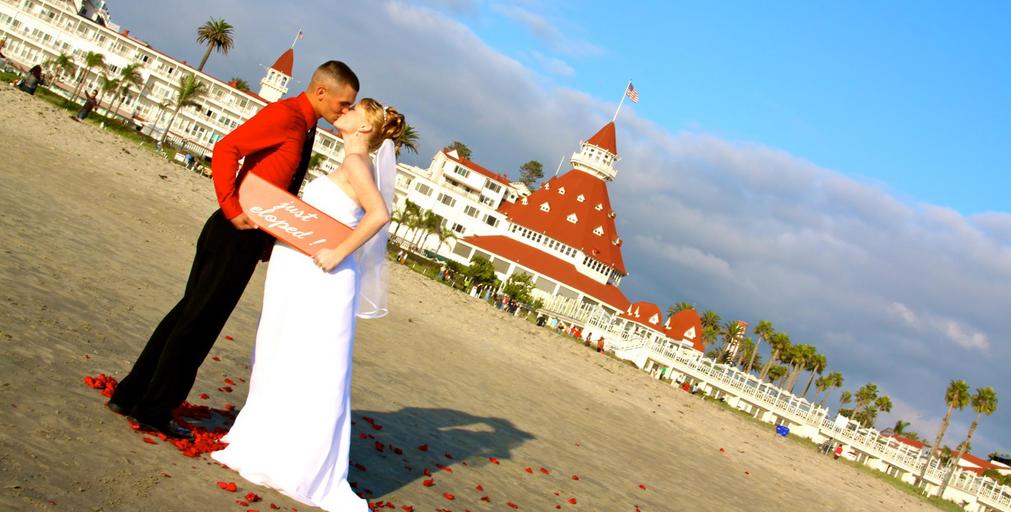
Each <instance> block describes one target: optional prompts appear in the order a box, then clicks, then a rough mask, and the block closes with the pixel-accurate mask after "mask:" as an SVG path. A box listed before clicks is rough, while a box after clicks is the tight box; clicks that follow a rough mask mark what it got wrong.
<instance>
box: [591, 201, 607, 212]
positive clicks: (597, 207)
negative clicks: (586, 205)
mask: <svg viewBox="0 0 1011 512" xmlns="http://www.w3.org/2000/svg"><path fill="white" fill-rule="evenodd" d="M593 209H594V210H597V211H598V212H599V211H601V210H603V209H604V205H603V204H601V203H597V206H594V207H593Z"/></svg>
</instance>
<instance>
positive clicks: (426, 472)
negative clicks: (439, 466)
mask: <svg viewBox="0 0 1011 512" xmlns="http://www.w3.org/2000/svg"><path fill="white" fill-rule="evenodd" d="M422 473H424V474H425V476H432V472H431V471H430V470H429V469H428V468H425V470H424V471H422Z"/></svg>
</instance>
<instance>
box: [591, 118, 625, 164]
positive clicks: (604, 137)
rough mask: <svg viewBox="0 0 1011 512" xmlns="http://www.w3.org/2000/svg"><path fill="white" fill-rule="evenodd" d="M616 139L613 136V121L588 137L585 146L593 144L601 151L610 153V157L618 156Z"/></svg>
mask: <svg viewBox="0 0 1011 512" xmlns="http://www.w3.org/2000/svg"><path fill="white" fill-rule="evenodd" d="M616 140H617V139H616V137H615V135H614V121H611V122H610V123H607V124H605V125H604V127H603V128H601V129H600V131H598V132H597V133H595V134H593V137H590V140H588V141H586V143H587V144H593V145H594V146H597V147H598V148H601V149H606V150H607V151H610V152H611V154H612V155H614V156H618V143H617V142H616Z"/></svg>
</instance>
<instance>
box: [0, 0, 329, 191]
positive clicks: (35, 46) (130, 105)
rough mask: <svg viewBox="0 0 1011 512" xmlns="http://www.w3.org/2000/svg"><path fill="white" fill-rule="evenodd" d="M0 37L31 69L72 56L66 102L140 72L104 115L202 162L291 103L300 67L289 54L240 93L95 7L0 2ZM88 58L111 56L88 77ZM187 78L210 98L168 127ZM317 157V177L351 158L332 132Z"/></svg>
mask: <svg viewBox="0 0 1011 512" xmlns="http://www.w3.org/2000/svg"><path fill="white" fill-rule="evenodd" d="M0 38H3V39H4V40H5V41H6V45H5V46H4V55H6V56H7V58H8V59H9V60H10V61H12V62H13V63H15V64H17V65H19V66H21V67H22V68H25V69H27V68H29V67H31V66H33V65H35V64H42V63H44V62H46V61H47V60H50V59H52V58H55V57H56V56H58V55H60V54H61V53H63V54H67V55H70V56H71V57H73V59H74V62H75V63H76V64H77V66H78V67H77V69H75V70H74V71H72V72H71V73H69V74H64V73H63V72H60V73H59V74H57V75H56V76H55V77H53V78H54V79H55V83H54V84H53V87H52V88H53V89H54V90H55V91H56V92H60V93H62V94H64V95H65V96H67V97H69V96H70V95H71V94H72V93H73V91H74V90H76V89H77V87H78V84H79V83H80V80H81V79H82V78H84V83H83V84H82V89H88V90H90V89H98V88H99V87H100V85H101V83H102V80H101V78H100V77H101V76H102V75H103V74H105V75H108V76H109V77H110V78H116V77H117V76H118V74H119V72H120V71H121V70H122V69H123V67H125V66H126V65H129V64H136V65H138V66H140V67H139V72H140V75H141V83H140V84H139V85H138V86H135V87H131V88H130V89H129V90H128V91H127V92H126V94H125V95H124V96H123V97H122V99H121V101H120V100H118V99H117V100H116V101H115V102H114V101H113V98H112V97H111V95H109V94H106V95H105V96H104V97H102V98H101V100H102V101H101V103H102V105H101V106H102V107H103V109H105V108H111V107H112V106H113V104H115V107H116V112H115V114H117V115H120V116H122V117H124V118H128V119H131V120H132V121H133V122H134V123H135V124H137V125H138V126H140V127H142V128H143V131H144V133H148V134H150V135H152V136H153V137H156V138H157V137H160V136H161V135H162V134H163V133H165V131H166V130H167V131H168V136H167V140H168V141H169V142H170V143H172V144H173V145H174V146H177V147H181V148H183V149H184V150H185V151H188V152H191V153H193V154H195V155H198V156H209V155H210V154H211V152H212V149H213V147H214V144H215V143H216V142H217V141H218V140H221V138H222V137H224V136H225V135H227V134H228V133H229V132H231V131H232V130H233V129H235V127H236V126H238V125H240V124H242V123H243V122H245V121H246V120H247V119H249V118H250V117H252V116H253V115H255V114H256V113H257V112H259V111H260V109H262V108H263V107H265V106H266V105H267V104H268V103H271V102H274V101H277V100H278V99H280V98H282V97H284V95H286V94H287V93H288V86H289V85H290V83H291V78H292V77H291V73H292V66H293V63H294V51H293V50H292V49H291V48H288V49H286V50H285V51H284V52H282V53H281V55H280V57H278V58H277V60H276V61H275V62H274V64H273V65H272V66H271V67H270V68H268V69H267V72H266V75H265V76H264V77H263V79H262V80H261V81H260V91H259V93H253V92H250V91H241V90H239V89H237V88H236V87H235V85H236V84H235V83H233V82H225V81H222V80H220V79H218V78H216V77H214V76H211V75H210V74H208V73H206V72H203V71H197V70H196V68H194V67H192V66H190V65H189V64H187V63H186V62H185V61H182V60H178V59H176V58H174V57H172V56H169V55H167V54H165V53H163V52H161V51H159V50H158V49H156V48H154V47H153V46H151V45H150V44H149V43H147V42H146V41H143V40H142V39H139V38H137V37H135V36H133V35H131V34H130V31H129V30H125V29H124V30H120V28H119V26H117V25H115V24H114V23H112V21H111V19H110V18H109V11H108V9H107V7H106V5H105V2H104V1H93V0H84V1H81V0H77V1H72V0H17V1H14V0H0ZM88 52H97V53H101V54H102V55H104V56H105V63H106V69H104V70H91V71H87V70H85V69H84V57H85V55H86V54H87V53H88ZM86 72H87V73H86ZM85 73H86V75H85ZM188 74H189V75H194V76H195V77H197V79H198V80H199V81H200V82H201V83H202V84H203V85H204V87H205V93H204V94H203V95H202V96H201V97H200V98H199V99H198V100H197V101H196V105H193V106H186V107H183V108H182V109H181V110H180V111H179V115H178V116H176V119H175V120H174V121H173V122H172V126H167V124H168V123H169V120H170V119H171V118H172V112H173V110H174V107H173V105H172V102H173V101H174V100H175V98H176V94H177V92H178V87H179V85H178V84H179V79H180V77H182V76H184V75H188ZM314 150H315V151H316V152H317V153H320V154H322V155H323V156H325V157H326V160H325V161H324V163H323V164H322V168H321V169H319V170H317V171H315V173H320V172H325V171H329V170H332V169H333V168H335V167H336V165H337V163H339V162H340V161H341V160H342V159H343V156H344V154H343V143H342V142H341V141H340V139H339V137H338V136H337V135H336V134H335V133H333V132H331V131H327V130H318V131H317V134H316V141H315V146H314Z"/></svg>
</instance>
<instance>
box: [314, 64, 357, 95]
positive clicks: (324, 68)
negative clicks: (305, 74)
mask: <svg viewBox="0 0 1011 512" xmlns="http://www.w3.org/2000/svg"><path fill="white" fill-rule="evenodd" d="M322 76H326V77H328V78H331V79H333V80H335V81H337V83H338V84H347V85H350V86H351V88H352V89H354V90H355V92H358V90H359V89H360V88H361V85H360V84H359V83H358V75H355V72H354V71H351V68H349V67H348V65H347V64H345V63H343V62H341V61H339V60H328V61H326V62H324V63H322V64H320V65H319V67H318V68H316V72H315V73H313V74H312V77H313V80H315V79H316V78H317V77H322Z"/></svg>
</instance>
